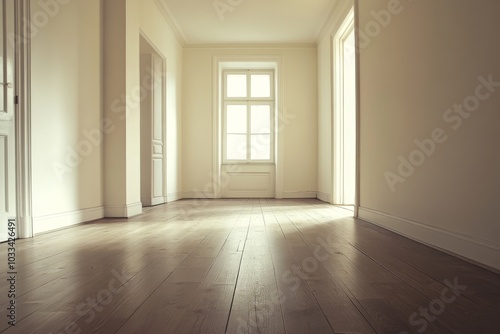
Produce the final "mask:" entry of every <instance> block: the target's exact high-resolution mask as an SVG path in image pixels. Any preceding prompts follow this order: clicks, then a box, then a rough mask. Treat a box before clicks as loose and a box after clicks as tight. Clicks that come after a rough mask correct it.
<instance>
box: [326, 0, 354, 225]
mask: <svg viewBox="0 0 500 334" xmlns="http://www.w3.org/2000/svg"><path fill="white" fill-rule="evenodd" d="M356 14H357V7H356V2H355V4H354V6H353V7H351V9H350V10H349V11H348V12H347V14H346V15H345V16H344V17H343V19H342V20H341V24H340V26H339V27H338V28H337V30H336V31H335V33H333V34H332V35H331V43H332V44H331V52H332V76H331V84H332V88H333V90H332V95H331V97H332V101H331V108H332V124H331V126H332V165H331V166H332V170H333V171H332V204H337V202H339V200H340V202H342V200H343V194H344V185H343V178H344V173H343V170H342V169H343V165H344V162H343V154H337V151H338V150H339V149H340V150H343V139H344V138H343V129H342V126H339V125H338V124H337V121H339V119H340V121H341V122H342V121H343V104H344V103H343V102H344V101H343V96H344V92H343V79H344V77H343V70H342V68H343V48H342V43H343V41H344V39H345V38H347V36H349V34H350V33H352V32H353V31H354V38H355V53H356V65H355V66H356V78H355V80H356V93H355V99H356V109H355V113H356V125H355V126H356V129H355V131H356V154H355V156H356V163H355V166H356V167H355V168H356V171H355V190H354V194H355V198H354V216H355V217H357V216H358V208H359V174H360V172H359V168H360V164H359V157H360V146H359V142H360V141H359V139H360V138H359V136H360V122H359V118H360V117H359V52H358V45H359V43H358V30H359V29H358V25H357V15H356ZM339 166H340V169H341V170H340V171H339V170H338V169H339ZM338 180H340V184H338V183H339V182H338Z"/></svg>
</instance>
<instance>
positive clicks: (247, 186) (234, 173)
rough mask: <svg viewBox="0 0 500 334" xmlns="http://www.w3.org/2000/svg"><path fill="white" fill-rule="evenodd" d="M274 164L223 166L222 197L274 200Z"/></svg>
mask: <svg viewBox="0 0 500 334" xmlns="http://www.w3.org/2000/svg"><path fill="white" fill-rule="evenodd" d="M275 170H276V167H275V165H274V164H260V165H257V164H253V165H252V164H248V165H243V164H240V165H228V164H226V165H223V166H222V184H221V188H222V197H224V198H274V196H275V190H274V184H275Z"/></svg>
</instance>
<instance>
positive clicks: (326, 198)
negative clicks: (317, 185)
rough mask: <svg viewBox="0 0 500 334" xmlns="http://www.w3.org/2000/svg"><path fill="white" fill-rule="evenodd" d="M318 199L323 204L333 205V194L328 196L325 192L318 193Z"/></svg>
mask: <svg viewBox="0 0 500 334" xmlns="http://www.w3.org/2000/svg"><path fill="white" fill-rule="evenodd" d="M317 198H318V199H319V200H320V201H322V202H325V203H330V204H331V203H332V195H331V194H327V193H324V192H318V196H317Z"/></svg>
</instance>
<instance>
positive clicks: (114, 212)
mask: <svg viewBox="0 0 500 334" xmlns="http://www.w3.org/2000/svg"><path fill="white" fill-rule="evenodd" d="M141 213H142V203H140V202H139V203H131V204H126V205H107V206H105V207H104V214H105V217H107V218H130V217H134V216H137V215H140V214H141Z"/></svg>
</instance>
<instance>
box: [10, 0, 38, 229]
mask: <svg viewBox="0 0 500 334" xmlns="http://www.w3.org/2000/svg"><path fill="white" fill-rule="evenodd" d="M30 4H31V3H30V1H29V0H20V1H15V16H16V34H15V35H16V36H17V38H23V39H24V41H23V43H17V46H16V55H17V56H16V57H17V58H16V70H15V72H16V80H15V81H16V95H18V96H19V104H18V105H17V106H16V189H17V194H16V195H17V199H16V201H17V220H18V235H19V237H20V238H31V237H33V226H34V222H33V205H32V170H31V168H32V167H31V39H30V38H29V36H30V32H29V31H26V29H29V28H28V27H30V22H31V7H30Z"/></svg>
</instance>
